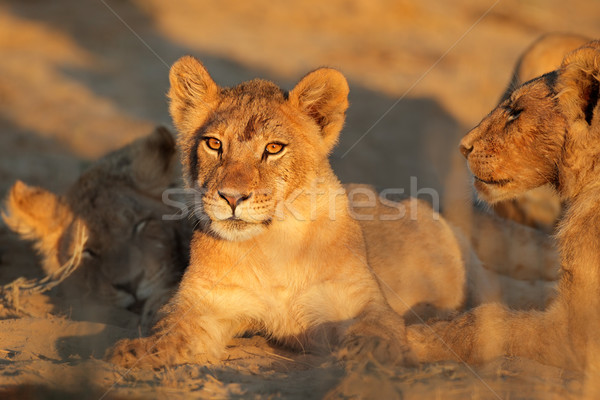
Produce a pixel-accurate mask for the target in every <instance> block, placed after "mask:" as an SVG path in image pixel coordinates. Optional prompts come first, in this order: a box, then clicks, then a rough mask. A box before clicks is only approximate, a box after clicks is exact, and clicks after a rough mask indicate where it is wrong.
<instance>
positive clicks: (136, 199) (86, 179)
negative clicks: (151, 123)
mask: <svg viewBox="0 0 600 400" xmlns="http://www.w3.org/2000/svg"><path fill="white" fill-rule="evenodd" d="M175 162H176V151H175V142H174V139H173V137H172V136H171V134H170V133H169V132H168V131H167V130H166V129H164V128H158V129H157V130H156V131H155V132H154V133H152V134H151V135H149V136H147V137H144V138H141V139H139V140H138V141H136V142H134V143H132V144H130V145H129V146H127V147H125V148H122V149H120V150H118V151H116V152H114V153H112V154H109V155H108V156H106V157H105V158H103V159H102V160H100V161H98V162H96V163H95V164H93V165H92V166H91V167H90V169H88V170H87V171H86V172H84V173H83V174H82V175H81V176H80V178H79V180H78V181H77V182H76V183H74V184H73V186H72V187H71V188H70V189H69V190H68V192H67V193H66V194H65V195H64V196H57V195H55V194H53V193H50V192H48V191H46V190H43V189H41V188H36V187H29V186H27V185H25V184H24V183H22V182H17V183H16V184H15V185H14V186H13V188H12V189H11V192H10V194H9V196H8V199H7V202H6V213H5V214H3V217H4V220H5V221H6V222H7V224H8V225H9V226H10V227H11V228H12V229H13V230H15V231H16V232H18V233H19V234H20V235H21V236H23V237H25V238H29V239H33V240H35V241H36V245H37V247H38V248H39V250H40V252H41V253H42V255H43V257H44V270H45V272H46V273H52V272H53V271H56V270H57V269H58V268H60V266H61V265H63V264H65V263H67V262H68V261H69V259H70V258H71V257H72V255H73V252H74V251H75V248H76V247H77V245H78V240H79V232H78V230H79V229H84V230H85V232H86V234H87V241H86V242H85V246H84V248H83V254H82V255H83V258H82V263H81V265H80V266H79V267H78V269H77V270H76V271H75V272H74V273H73V275H71V276H70V277H69V278H68V280H67V281H65V284H64V285H63V288H64V289H65V290H66V291H67V292H69V293H72V294H74V295H78V296H79V295H82V294H84V295H85V294H88V295H91V296H92V297H95V298H97V299H98V298H99V299H102V300H105V301H108V302H110V303H111V304H114V305H116V306H119V307H123V308H131V309H134V308H135V311H139V310H138V307H140V306H142V305H144V303H145V302H146V300H148V299H149V298H150V297H151V296H153V295H156V294H158V293H160V292H161V291H163V290H164V291H166V290H170V289H171V288H172V286H173V285H174V283H175V282H176V281H177V279H178V278H179V277H180V276H181V274H182V271H183V269H184V268H185V266H186V262H187V260H185V254H186V251H185V247H186V241H189V238H188V237H189V233H188V232H185V227H184V225H185V224H182V223H181V221H163V220H162V216H163V215H169V214H173V210H172V209H171V208H170V207H167V206H166V205H165V204H163V202H162V192H163V190H165V189H167V188H168V187H169V185H170V184H171V182H172V179H173V167H174V164H175ZM154 306H155V307H158V306H160V304H155V305H154ZM153 311H155V310H149V312H153Z"/></svg>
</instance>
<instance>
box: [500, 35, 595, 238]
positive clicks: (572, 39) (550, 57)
mask: <svg viewBox="0 0 600 400" xmlns="http://www.w3.org/2000/svg"><path fill="white" fill-rule="evenodd" d="M589 41H590V39H589V38H587V37H584V36H580V35H575V34H569V33H551V34H547V35H544V36H542V37H540V38H539V39H538V40H536V41H535V42H534V43H533V44H531V45H530V46H529V47H528V48H527V50H525V52H524V53H523V54H522V55H521V56H520V57H519V60H518V61H517V64H516V66H515V69H514V72H513V75H512V78H511V80H510V83H509V85H508V87H507V88H506V91H505V92H504V94H503V95H502V98H501V100H500V103H502V102H503V101H505V100H506V99H508V98H509V97H510V95H511V93H512V92H513V91H514V90H515V88H517V87H519V86H521V85H522V84H523V83H525V82H527V81H529V80H531V79H533V78H536V77H538V76H541V75H543V74H546V73H548V72H550V71H554V70H555V69H557V68H558V67H559V66H560V64H561V62H562V60H563V58H564V57H565V55H566V54H567V53H569V52H571V51H573V50H575V49H577V48H579V47H581V46H583V45H584V44H585V43H587V42H589ZM492 208H493V210H494V211H495V212H496V213H497V214H498V215H500V216H502V217H504V218H508V219H512V220H514V221H517V222H519V223H521V224H524V225H528V226H531V227H534V228H537V229H541V230H543V231H545V232H548V233H552V232H553V231H554V228H555V225H556V222H557V221H558V218H559V217H560V214H561V211H562V205H561V202H560V199H559V197H558V195H557V194H556V192H555V191H554V189H552V187H550V186H549V185H544V186H541V187H539V188H535V189H533V190H530V191H528V192H527V193H525V194H523V195H522V196H520V197H518V198H516V199H511V200H507V201H501V202H498V203H495V204H494V205H493V206H492Z"/></svg>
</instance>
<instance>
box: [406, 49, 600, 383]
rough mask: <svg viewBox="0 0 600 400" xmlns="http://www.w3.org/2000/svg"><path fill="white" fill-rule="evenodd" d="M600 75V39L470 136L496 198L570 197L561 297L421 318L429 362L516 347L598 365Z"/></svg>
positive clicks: (572, 364) (471, 155)
mask: <svg viewBox="0 0 600 400" xmlns="http://www.w3.org/2000/svg"><path fill="white" fill-rule="evenodd" d="M599 78H600V42H597V41H595V42H590V43H588V44H587V45H585V46H584V47H582V48H580V49H578V50H577V51H575V52H573V53H571V54H569V55H567V56H566V58H565V59H564V61H563V63H562V65H561V68H560V69H559V70H558V71H557V72H553V73H550V74H548V75H545V76H542V77H541V78H539V79H536V80H534V81H531V82H529V83H527V84H525V85H524V86H522V87H520V88H518V89H516V90H515V91H514V92H513V93H512V94H511V96H510V98H509V99H507V100H506V101H505V102H503V103H501V104H500V105H499V106H498V107H497V108H496V109H495V110H493V111H492V112H491V113H490V115H489V116H487V117H486V118H484V119H483V121H481V123H480V124H479V126H477V127H476V128H474V129H473V130H472V131H471V132H469V133H468V134H467V135H466V136H465V137H464V138H463V140H462V142H461V151H462V152H463V154H464V155H465V156H466V157H467V160H468V164H469V167H470V169H471V171H472V172H473V174H474V176H475V187H476V188H477V190H478V192H479V193H480V195H481V196H482V198H484V199H485V200H487V201H488V202H491V203H494V202H497V201H501V200H506V199H510V198H513V197H515V196H518V195H520V194H522V193H523V192H525V191H527V190H530V189H532V188H535V187H539V186H541V185H544V184H551V185H552V186H553V187H554V188H555V190H556V191H557V192H558V193H559V195H560V196H561V200H562V201H563V202H565V204H566V210H565V215H564V217H563V218H562V220H561V221H560V224H559V230H558V234H557V237H558V241H559V247H560V256H561V265H562V270H563V273H562V275H561V279H560V284H559V292H558V295H557V298H556V300H555V301H554V302H553V303H552V305H551V306H550V307H549V309H548V310H547V311H544V312H530V311H529V312H526V311H521V312H517V311H513V310H510V309H507V308H505V307H503V306H501V305H498V304H491V305H484V306H481V307H478V308H476V309H474V310H473V311H471V312H468V313H466V314H464V315H462V316H460V317H458V318H456V319H454V320H452V321H449V322H438V323H436V324H433V325H432V326H415V327H413V328H411V330H410V331H409V333H408V336H409V340H410V342H411V345H412V348H413V350H414V351H415V352H416V354H417V355H418V358H419V359H420V360H426V361H433V360H440V359H449V358H459V359H461V360H464V361H467V362H482V361H486V360H489V359H491V358H494V357H497V356H500V355H515V356H523V357H529V358H533V359H536V360H538V361H541V362H545V363H549V364H554V365H558V366H562V367H566V368H579V369H585V368H587V371H588V372H590V373H596V374H597V372H598V371H599V369H598V367H599V365H598V359H597V357H596V355H597V354H598V352H597V350H598V349H599V348H600V334H599V332H600V326H599V325H600V311H599V310H600V256H599V253H598V251H599V249H600V246H599V244H598V241H599V238H600V232H599V227H600V213H598V207H597V204H598V199H599V198H600V193H599V192H600V186H599V185H598V181H599V178H600V177H599V176H598V174H599V173H600V170H599V169H598V168H599V167H598V165H599V164H598V158H599V157H600V140H598V136H599V135H600V121H599V114H598V109H599V108H598V95H599V93H598V80H599ZM518 110H521V112H520V113H517V112H516V111H518ZM511 116H512V117H511ZM511 119H512V121H511ZM596 377H597V375H596Z"/></svg>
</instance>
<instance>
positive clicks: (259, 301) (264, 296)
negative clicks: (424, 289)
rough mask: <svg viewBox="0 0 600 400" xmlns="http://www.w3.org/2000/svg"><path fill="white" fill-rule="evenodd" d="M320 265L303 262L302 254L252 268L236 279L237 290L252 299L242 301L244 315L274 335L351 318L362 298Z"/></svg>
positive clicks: (302, 331)
mask: <svg viewBox="0 0 600 400" xmlns="http://www.w3.org/2000/svg"><path fill="white" fill-rule="evenodd" d="M323 268H326V266H325V265H323V264H309V263H306V262H303V260H302V257H301V258H300V259H296V260H290V259H287V260H286V261H285V262H272V263H269V265H266V266H265V265H264V264H263V265H261V266H260V267H258V268H253V271H252V273H251V274H248V276H246V277H245V279H243V281H241V282H239V285H240V286H239V288H240V290H241V291H243V292H244V293H246V294H247V295H249V297H250V298H251V299H252V301H251V302H248V303H246V304H247V305H248V307H247V308H246V310H245V313H246V315H247V316H249V317H250V318H252V319H253V320H255V321H256V322H257V323H258V324H259V326H261V327H262V328H263V329H264V330H266V331H267V332H268V333H269V334H270V335H272V336H274V337H276V338H278V339H285V338H288V337H292V336H293V337H299V336H303V335H306V334H308V333H310V332H312V331H314V330H315V329H318V328H319V327H321V326H323V327H324V326H326V325H327V324H328V323H331V322H341V321H349V320H351V319H352V318H354V317H355V316H356V315H357V314H358V313H359V312H360V310H361V309H362V307H363V306H364V304H363V302H362V300H360V299H357V298H356V297H354V298H353V297H352V296H350V295H349V293H350V291H348V288H347V287H346V285H345V284H342V283H341V282H339V281H338V280H336V279H330V277H328V276H326V275H325V274H322V273H320V272H319V271H320V270H321V269H323Z"/></svg>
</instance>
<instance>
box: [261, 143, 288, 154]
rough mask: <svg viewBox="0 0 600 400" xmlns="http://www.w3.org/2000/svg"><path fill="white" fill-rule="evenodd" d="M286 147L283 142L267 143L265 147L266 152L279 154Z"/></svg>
mask: <svg viewBox="0 0 600 400" xmlns="http://www.w3.org/2000/svg"><path fill="white" fill-rule="evenodd" d="M284 147H285V145H283V144H281V143H276V142H273V143H269V144H268V145H267V147H265V153H267V154H271V155H272V154H278V153H281V150H283V148H284Z"/></svg>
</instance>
